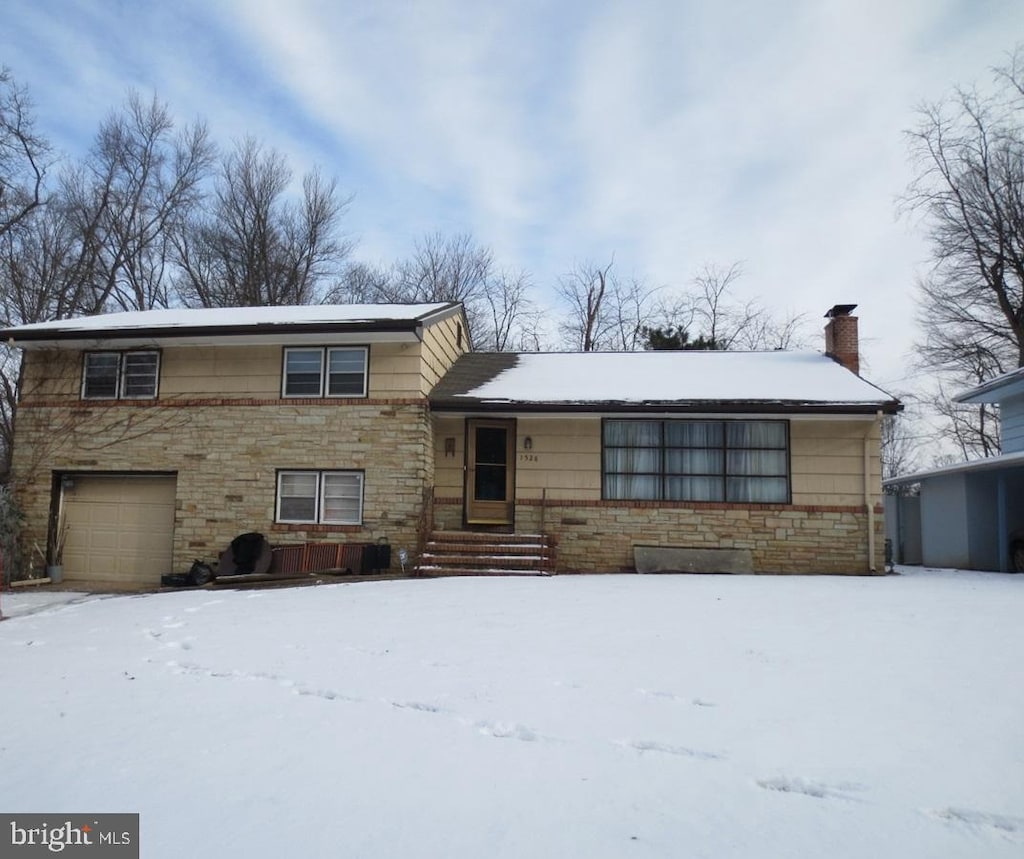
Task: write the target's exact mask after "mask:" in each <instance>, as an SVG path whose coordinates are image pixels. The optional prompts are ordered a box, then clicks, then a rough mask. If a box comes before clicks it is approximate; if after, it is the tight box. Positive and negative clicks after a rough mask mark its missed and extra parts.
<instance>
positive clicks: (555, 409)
mask: <svg viewBox="0 0 1024 859" xmlns="http://www.w3.org/2000/svg"><path fill="white" fill-rule="evenodd" d="M430 407H431V409H432V410H433V411H435V412H462V413H467V414H468V413H482V412H486V413H493V412H503V413H508V414H536V413H547V414H613V415H623V414H634V415H636V414H685V415H693V414H696V413H699V414H702V415H729V414H742V415H753V414H757V415H789V416H795V415H836V416H857V417H871V418H874V417H876V416H877V415H878V413H879V412H882V413H885V414H895V413H896V412H897V411H899V410H900V409H902V408H903V405H902V404H901V403H897V402H895V401H889V402H882V403H795V402H763V401H760V402H759V401H733V400H710V401H709V400H693V401H686V402H681V401H678V400H672V401H667V402H649V401H648V402H628V403H627V402H574V403H545V402H528V401H523V402H510V401H508V400H474V399H472V398H468V397H467V398H452V399H445V400H431V403H430Z"/></svg>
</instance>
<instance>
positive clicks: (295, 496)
mask: <svg viewBox="0 0 1024 859" xmlns="http://www.w3.org/2000/svg"><path fill="white" fill-rule="evenodd" d="M275 519H276V521H278V522H286V523H296V524H309V525H360V524H362V521H363V473H362V472H361V471H280V472H278V474H277V515H276V517H275Z"/></svg>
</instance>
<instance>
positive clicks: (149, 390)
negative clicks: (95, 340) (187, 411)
mask: <svg viewBox="0 0 1024 859" xmlns="http://www.w3.org/2000/svg"><path fill="white" fill-rule="evenodd" d="M159 378H160V353H159V352H141V351H139V352H86V353H85V361H84V365H83V370H82V399H85V400H118V399H120V400H151V399H153V398H154V397H156V392H157V382H158V380H159Z"/></svg>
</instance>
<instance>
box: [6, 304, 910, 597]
mask: <svg viewBox="0 0 1024 859" xmlns="http://www.w3.org/2000/svg"><path fill="white" fill-rule="evenodd" d="M852 309H853V307H852V306H851V305H844V306H837V307H836V308H833V310H832V311H830V313H829V316H830V317H831V318H830V322H829V326H828V336H827V342H828V343H830V344H831V351H832V352H833V353H834V354H835V355H836V356H837V359H836V360H833V358H832V357H829V356H827V355H823V354H821V353H814V352H761V353H735V352H648V353H575V354H531V353H525V354H504V353H471V352H468V351H467V350H468V343H467V336H466V333H465V319H464V316H463V313H462V309H461V307H460V306H459V305H456V304H433V305H413V306H398V305H379V306H372V305H371V306H340V307H300V308H240V309H224V310H166V311H146V312H140V313H128V314H113V315H109V316H101V317H91V318H87V319H77V320H68V321H63V322H53V323H44V324H41V325H33V326H23V327H20V328H15V329H10V330H8V331H4V332H0V334H2V336H4V337H5V338H9V339H11V340H13V341H14V343H15V344H16V345H17V346H19V347H21V348H22V349H23V350H24V370H23V382H22V395H21V401H20V405H19V412H18V418H17V429H16V442H15V450H14V465H13V472H14V481H15V485H16V489H17V492H18V496H19V498H20V500H21V502H22V505H23V507H24V509H25V511H26V513H27V515H28V525H27V533H26V537H27V540H28V543H29V545H31V544H32V543H37V544H39V545H44V544H45V543H46V541H47V537H48V535H52V534H53V532H54V528H55V525H56V522H57V521H58V519H59V518H61V517H63V519H65V520H66V521H67V522H68V523H69V524H70V526H71V528H70V531H69V536H68V543H67V548H66V550H65V552H64V558H63V562H64V567H65V578H66V579H67V580H68V581H74V580H76V579H78V580H88V581H96V582H100V581H104V580H111V581H118V582H121V583H135V584H140V585H155V584H157V583H158V581H159V576H160V574H161V573H164V572H168V571H170V570H172V569H173V570H175V571H184V570H185V569H187V568H188V566H189V564H190V563H191V561H192V559H193V558H197V557H198V558H204V559H207V560H209V559H212V558H215V557H216V556H217V554H218V553H219V552H220V551H221V550H222V549H223V548H224V547H225V546H226V545H227V543H228V542H229V541H230V540H231V539H232V538H233V537H234V536H236V535H237V534H239V533H241V532H245V531H253V530H255V531H261V532H263V533H265V534H266V535H267V536H268V538H269V539H270V540H271V542H273V543H275V544H280V543H295V542H303V541H324V540H328V541H338V542H356V543H359V542H372V541H374V540H376V539H377V538H380V537H386V538H387V539H388V540H389V541H390V542H391V544H392V545H393V546H399V547H405V548H408V549H409V550H410V551H411V552H413V553H418V552H421V551H422V550H423V549H424V547H425V546H427V545H429V544H428V540H429V538H430V536H431V532H433V531H434V530H435V529H441V530H445V531H456V532H460V533H461V534H463V535H465V534H466V532H469V531H481V532H485V533H486V532H497V533H499V534H500V533H507V532H520V533H523V532H526V533H531V534H543V535H545V536H546V537H547V538H548V539H549V540H551V541H552V542H554V543H555V544H556V545H557V565H556V570H557V571H558V572H577V571H579V572H583V571H590V572H609V571H622V570H631V569H633V568H634V551H635V549H636V547H637V546H653V547H660V548H671V547H676V548H681V549H682V550H683V551H684V553H685V552H689V553H691V554H690V558H691V561H693V559H694V558H696V559H697V561H695V562H693V563H691V565H690V567H687V568H693V566H694V563H696V567H695V568H697V569H723V570H733V571H740V570H749V571H753V572H769V573H770V572H780V573H814V572H824V573H869V572H882V570H883V563H882V560H883V555H882V552H883V547H882V542H883V541H882V533H883V532H882V517H881V515H880V513H881V506H880V504H881V467H880V450H879V438H880V434H879V428H880V421H881V417H882V415H883V414H884V413H892V412H894V411H896V410H897V409H898V408H899V404H898V403H897V402H896V401H895V400H894V399H893V398H892V397H891V396H889V395H888V394H886V393H885V392H883V391H881V390H879V389H878V388H876V387H874V386H873V385H871V384H870V383H868V382H866V381H864V380H863V379H861V378H860V377H859V376H857V375H856V374H855V373H854V372H851V370H850V369H848V368H847V367H845V366H843V365H841V364H840V363H838V358H842V359H843V360H845V361H846V362H847V363H848V364H851V365H854V366H856V365H855V363H854V362H856V360H857V357H858V348H857V319H856V317H854V316H852V315H851V314H850V311H851V310H852ZM464 353H465V354H464ZM446 539H448V540H449V541H451V540H452V539H458V538H457V537H452V536H450V535H449V537H447V538H446ZM467 539H468V538H467ZM494 539H495V540H498V541H499V542H500V541H501V540H502V539H504V538H499V537H497V536H495V537H494ZM442 542H443V541H442ZM499 551H500V550H499ZM423 566H424V567H426V568H430V567H431V566H432V564H431V563H430V562H429V560H428V561H426V562H424V564H423ZM483 566H484V567H485V568H488V569H495V568H498V569H500V565H499V566H497V567H496V564H495V559H494V558H491V559H489V561H487V562H485V563H484V564H483Z"/></svg>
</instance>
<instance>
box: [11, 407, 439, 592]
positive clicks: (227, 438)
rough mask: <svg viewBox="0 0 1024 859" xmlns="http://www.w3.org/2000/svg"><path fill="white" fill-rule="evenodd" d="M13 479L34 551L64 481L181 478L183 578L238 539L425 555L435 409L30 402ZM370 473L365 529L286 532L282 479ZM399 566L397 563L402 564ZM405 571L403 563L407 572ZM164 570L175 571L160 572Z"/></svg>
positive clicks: (178, 540)
mask: <svg viewBox="0 0 1024 859" xmlns="http://www.w3.org/2000/svg"><path fill="white" fill-rule="evenodd" d="M13 466H14V467H13V474H14V481H15V486H16V491H17V494H18V499H19V502H20V503H21V505H22V508H23V510H24V512H25V514H26V523H25V528H24V531H23V537H22V540H23V547H25V546H28V547H31V546H32V543H33V541H35V542H38V543H39V545H41V546H42V545H45V544H46V532H47V521H48V516H49V511H50V504H51V487H52V482H53V475H54V474H55V473H60V472H81V473H89V472H92V473H111V472H168V473H170V472H173V473H175V474H176V475H177V502H176V512H175V523H174V571H175V572H185V571H187V570H188V567H189V565H190V564H191V562H192V560H193V559H194V558H202V559H205V560H215V559H216V558H217V557H218V556H219V555H220V553H221V552H222V551H223V550H224V549H225V548H226V547H227V545H228V544H229V543H230V541H231V539H232V538H234V537H236V536H237V535H238V534H240V533H243V532H246V531H260V532H262V533H263V534H265V535H266V536H267V538H268V539H269V540H270V542H271V543H272V544H275V545H283V544H294V543H302V542H305V541H307V540H310V541H336V542H354V543H363V542H373V541H375V540H377V538H378V537H382V536H383V537H387V538H388V539H389V541H390V542H391V545H392V546H394V547H395V548H396V549H397V548H399V547H407V548H408V549H409V550H410V551H414V550H415V548H416V546H417V543H418V541H419V539H420V536H421V530H422V528H423V527H424V522H423V518H422V517H423V498H424V489H425V487H428V486H430V485H432V482H433V458H432V439H431V428H430V421H429V419H428V411H427V404H426V400H425V399H421V398H410V399H391V400H373V399H369V400H367V399H359V400H323V399H315V400H312V399H311V400H294V399H289V400H245V399H241V400H239V399H233V400H171V401H147V402H137V403H128V404H98V405H95V404H88V403H82V404H80V405H79V404H76V405H75V406H73V407H70V408H69V406H68V405H67V403H59V402H49V403H48V402H28V403H23V404H22V405H21V406H20V407H19V410H18V416H17V444H16V445H15V448H14V464H13ZM279 469H288V470H291V469H296V470H297V469H308V470H335V469H336V470H362V471H364V473H365V477H364V497H363V523H362V525H309V526H307V525H277V524H275V523H274V515H275V501H276V488H277V486H276V484H277V470H279ZM393 557H394V554H393ZM396 563H397V562H396ZM161 572H171V571H170V570H168V571H161Z"/></svg>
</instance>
